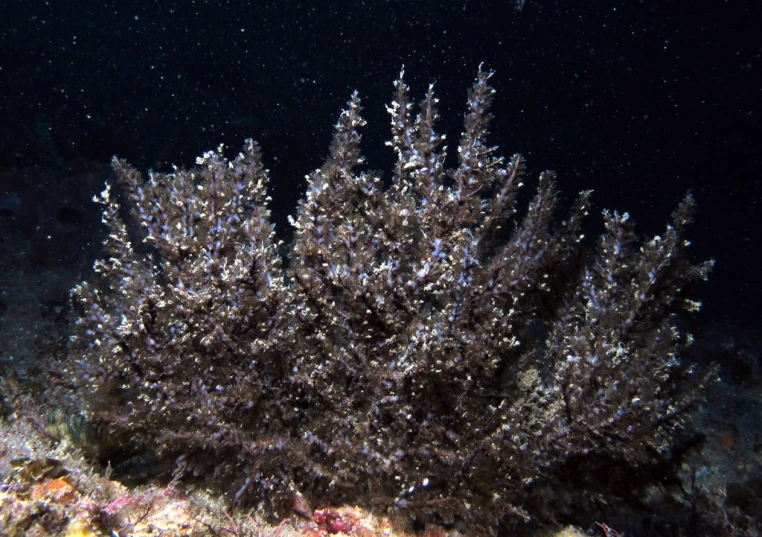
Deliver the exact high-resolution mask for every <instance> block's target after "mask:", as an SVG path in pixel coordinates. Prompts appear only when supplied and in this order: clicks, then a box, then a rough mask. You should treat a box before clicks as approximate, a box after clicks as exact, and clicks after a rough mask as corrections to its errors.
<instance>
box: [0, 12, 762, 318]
mask: <svg viewBox="0 0 762 537" xmlns="http://www.w3.org/2000/svg"><path fill="white" fill-rule="evenodd" d="M0 20H2V25H0V111H1V113H2V122H1V123H0V149H1V151H0V168H2V169H5V170H23V169H27V168H29V167H48V168H56V167H60V168H64V167H66V166H71V163H72V162H82V161H86V162H103V163H107V162H108V160H109V159H110V158H111V156H112V155H114V154H116V155H119V156H121V157H124V158H127V159H128V160H129V161H131V162H132V163H133V164H134V165H135V166H137V167H138V168H140V169H146V168H153V169H157V170H162V171H167V170H168V169H169V165H170V164H171V163H175V164H178V165H186V166H190V165H192V164H193V162H194V159H195V157H196V156H197V155H199V154H201V153H202V152H203V151H205V150H209V149H212V148H214V147H217V145H218V144H220V143H225V144H226V145H227V146H228V148H229V154H230V155H231V156H232V155H233V154H234V152H235V151H237V150H238V148H239V147H240V146H241V145H242V143H243V140H244V138H247V137H253V138H255V139H257V140H258V141H259V142H260V143H261V145H262V147H263V150H264V156H265V162H266V165H267V166H268V167H269V168H270V170H271V181H272V189H273V195H274V198H275V201H274V212H275V217H276V222H277V225H278V231H279V233H280V234H281V235H282V236H283V237H287V234H288V232H289V231H290V230H289V229H288V227H287V226H288V224H287V223H286V215H287V214H289V213H291V212H293V208H294V207H295V203H296V200H297V199H298V197H299V195H300V194H301V192H302V189H303V186H304V175H305V174H306V173H308V172H309V171H311V170H312V169H314V168H316V167H318V166H320V164H321V163H322V160H323V158H324V157H325V155H326V153H327V148H328V143H329V141H330V137H331V134H332V132H331V129H332V126H333V125H334V124H335V122H336V119H337V117H338V113H339V111H340V110H341V108H342V107H343V106H344V104H345V103H346V101H347V99H348V98H349V96H350V94H351V92H352V91H353V90H355V89H357V90H358V91H359V93H360V95H361V97H362V98H363V105H364V116H365V117H366V119H367V120H368V123H369V124H368V127H366V128H365V129H364V131H363V137H364V139H363V149H364V152H365V155H366V156H367V157H368V165H369V167H370V168H380V169H385V170H388V169H389V167H390V164H391V163H392V161H393V155H392V154H391V152H390V151H389V150H388V148H385V147H384V146H383V142H384V141H385V140H386V139H387V137H388V123H389V119H388V116H387V114H386V112H385V110H384V105H385V104H387V103H388V102H389V101H390V100H391V98H392V95H393V86H392V82H393V80H394V79H395V77H397V75H398V73H399V71H400V68H401V66H402V65H403V64H404V66H405V71H406V80H407V82H408V83H409V84H410V86H411V90H412V96H413V97H414V98H416V100H418V101H419V100H420V96H421V95H422V94H423V92H424V91H425V89H426V85H427V83H428V82H430V81H433V82H435V83H436V86H435V87H436V91H437V93H438V95H439V97H440V98H441V107H440V111H441V113H442V118H443V121H442V123H441V125H440V129H441V130H443V131H445V132H446V133H447V135H448V138H449V145H450V149H451V151H450V153H451V156H452V154H453V153H454V149H455V145H456V143H457V139H458V136H459V134H460V129H461V128H462V127H461V125H462V114H463V110H464V102H465V95H466V90H467V88H468V87H469V85H470V84H471V82H472V81H473V78H474V75H475V73H476V70H477V67H478V65H479V64H480V63H481V62H484V64H485V66H486V67H487V68H488V69H492V70H495V71H496V74H495V76H494V77H493V79H492V82H493V85H494V86H495V87H496V88H497V89H498V94H497V96H496V100H495V105H494V108H493V112H494V114H495V116H496V119H495V121H494V123H493V125H492V129H491V131H492V138H491V140H492V141H493V142H494V143H495V144H497V145H499V146H500V148H501V150H502V151H503V152H504V153H505V154H507V155H509V154H512V153H514V152H521V153H523V154H524V155H525V156H526V157H527V158H528V161H529V171H530V174H531V176H532V177H536V176H537V174H538V173H539V172H540V171H542V170H544V169H546V168H550V169H554V170H556V171H557V172H558V175H559V185H560V188H561V190H562V192H563V194H564V195H565V199H566V201H568V200H569V199H571V198H572V197H573V196H574V194H575V193H576V192H577V191H579V190H582V189H587V188H592V189H594V190H595V195H594V201H595V207H596V212H595V214H594V215H593V216H591V224H590V225H594V224H593V223H592V222H599V221H600V217H599V211H600V209H602V208H612V209H619V210H620V211H628V212H630V213H631V214H632V216H633V219H634V220H635V221H636V222H637V223H638V230H639V231H641V232H643V233H649V234H654V233H659V232H660V231H661V230H662V229H663V226H664V224H665V223H666V221H667V219H668V216H669V214H670V213H671V211H672V210H673V209H674V207H675V206H676V204H677V203H678V201H679V199H680V198H681V196H682V195H683V194H684V193H685V192H686V191H687V190H689V189H690V190H692V191H693V192H694V194H695V197H696V199H697V201H698V204H699V213H698V215H697V221H696V224H695V226H694V228H693V229H692V233H691V236H690V239H691V240H692V242H693V244H694V246H693V248H692V253H693V255H695V258H696V259H697V260H700V259H705V258H708V257H714V258H716V259H717V268H716V270H715V272H714V273H713V275H712V278H711V282H710V283H709V284H708V285H707V286H705V287H704V289H703V290H702V293H701V294H702V296H703V297H705V303H706V304H707V309H711V311H713V312H714V315H724V316H731V317H736V316H737V317H743V318H746V319H747V320H751V319H755V320H756V318H757V317H758V312H759V308H760V307H762V298H761V297H762V292H761V291H760V285H761V284H762V276H761V275H760V269H759V263H760V257H762V256H760V254H759V251H758V250H759V247H760V241H759V234H760V231H762V221H761V220H762V218H761V217H760V210H759V207H760V201H762V186H761V183H760V166H761V165H762V154H761V148H762V120H761V118H760V115H762V108H760V93H761V88H762V76H761V71H762V37H761V35H762V30H760V29H762V6H760V4H759V2H758V1H751V0H750V1H736V0H733V1H724V0H715V1H707V0H704V1H700V0H693V1H682V2H681V1H674V2H664V1H653V2H649V1H637V0H627V1H617V0H591V1H585V2H580V1H572V0H569V1H566V2H562V1H539V0H526V2H525V4H524V5H523V8H522V9H517V5H516V4H515V3H514V2H513V1H507V0H500V1H497V0H494V1H483V2H476V1H473V0H471V1H469V0H459V1H451V0H447V1H402V0H387V1H383V0H377V1H364V2H363V1H357V0H352V1H351V0H336V1H309V2H308V1H304V2H297V1H283V0H281V1H278V2H256V1H254V2H240V1H200V0H196V1H191V0H186V1H178V2H172V1H159V2H157V1H148V0H140V1H134V0H133V1H113V0H110V1H99V2H95V1H91V2H84V1H68V2H64V1H59V2H54V1H50V2H40V1H36V0H26V1H24V2H4V3H3V4H2V6H0ZM450 163H452V162H450ZM104 175H105V174H104ZM106 178H107V176H104V179H106ZM14 188H18V187H17V186H15V184H14V185H10V184H0V210H2V209H3V207H13V206H15V205H18V204H19V203H22V202H23V201H24V200H23V199H22V198H20V197H19V196H16V195H15V194H14V192H13V189H14ZM89 195H90V194H88V196H89ZM97 209H98V208H97V206H95V205H93V206H92V210H93V211H94V212H95V211H97Z"/></svg>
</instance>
